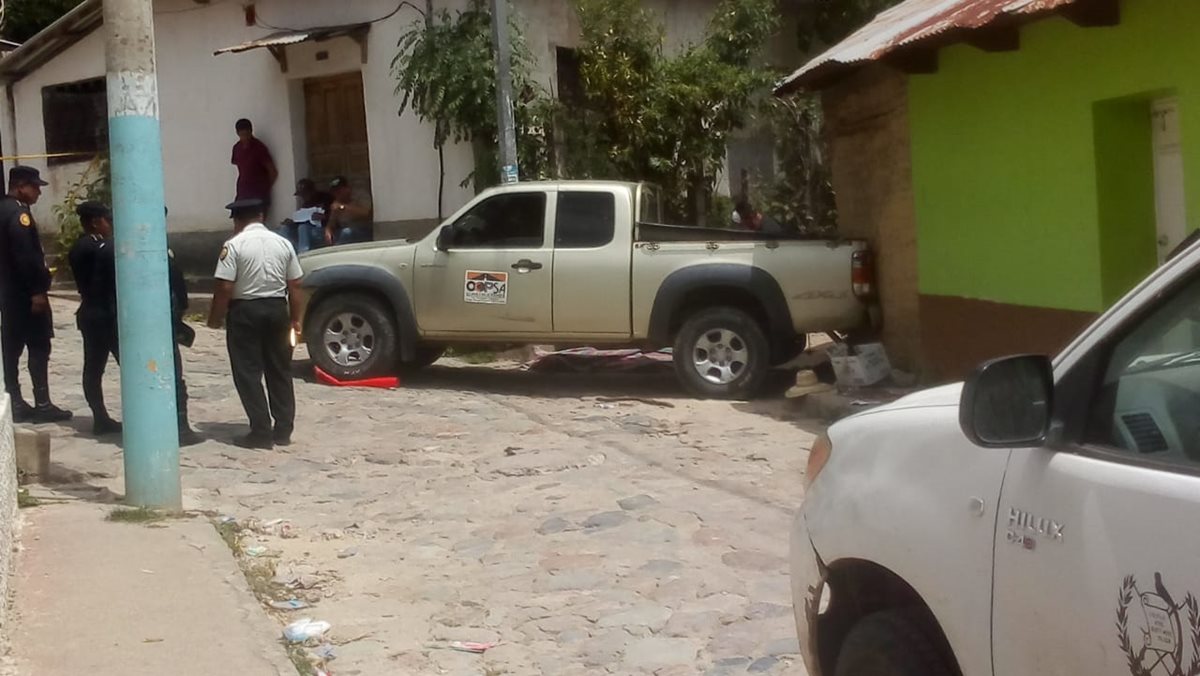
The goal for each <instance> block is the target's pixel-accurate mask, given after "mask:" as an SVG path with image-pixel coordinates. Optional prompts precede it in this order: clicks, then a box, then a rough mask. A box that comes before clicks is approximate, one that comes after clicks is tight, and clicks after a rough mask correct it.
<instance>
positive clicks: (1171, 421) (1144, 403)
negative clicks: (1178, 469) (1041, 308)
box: [1087, 277, 1200, 470]
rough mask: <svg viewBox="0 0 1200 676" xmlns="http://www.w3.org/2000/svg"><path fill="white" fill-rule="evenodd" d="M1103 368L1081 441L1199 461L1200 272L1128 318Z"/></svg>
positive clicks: (1199, 465)
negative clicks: (1136, 317)
mask: <svg viewBox="0 0 1200 676" xmlns="http://www.w3.org/2000/svg"><path fill="white" fill-rule="evenodd" d="M1102 368H1103V371H1102V373H1103V377H1102V379H1101V382H1100V384H1099V391H1098V392H1097V394H1096V397H1095V400H1094V401H1093V405H1092V407H1091V411H1090V415H1089V419H1088V428H1087V441H1088V442H1090V443H1093V444H1099V445H1101V446H1104V447H1108V448H1111V449H1116V450H1118V451H1121V452H1124V453H1128V454H1131V455H1134V456H1137V457H1139V458H1143V459H1147V460H1157V461H1164V462H1168V463H1174V464H1182V465H1185V466H1188V467H1190V468H1192V469H1193V470H1195V469H1200V415H1198V414H1197V411H1200V277H1197V278H1195V279H1192V280H1191V281H1190V282H1187V283H1185V284H1184V285H1183V286H1182V287H1177V288H1176V289H1175V290H1174V291H1173V292H1171V293H1170V295H1169V296H1168V297H1167V298H1166V299H1165V300H1164V301H1163V302H1161V303H1160V304H1158V306H1157V307H1156V308H1155V309H1154V310H1152V311H1151V312H1149V313H1148V314H1146V315H1144V316H1143V317H1142V318H1141V320H1140V321H1138V322H1137V323H1136V324H1134V325H1133V326H1132V328H1131V329H1130V330H1129V331H1128V332H1127V333H1126V334H1125V336H1124V337H1123V338H1121V339H1120V340H1119V341H1118V342H1117V343H1116V344H1115V347H1114V348H1113V349H1112V351H1111V352H1110V353H1109V356H1108V361H1107V363H1106V364H1105V365H1104V366H1103V367H1102Z"/></svg>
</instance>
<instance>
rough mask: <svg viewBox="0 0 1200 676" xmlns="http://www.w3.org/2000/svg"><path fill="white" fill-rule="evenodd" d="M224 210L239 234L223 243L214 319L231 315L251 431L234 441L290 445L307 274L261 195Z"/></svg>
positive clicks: (238, 383) (237, 376)
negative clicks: (296, 345) (272, 226)
mask: <svg viewBox="0 0 1200 676" xmlns="http://www.w3.org/2000/svg"><path fill="white" fill-rule="evenodd" d="M225 208H226V209H229V212H230V216H231V217H232V218H233V225H234V233H235V234H234V236H233V238H232V239H230V240H229V241H227V242H226V243H225V246H224V247H222V248H221V255H220V260H219V261H218V262H217V271H216V275H215V276H216V278H217V288H216V291H215V292H214V293H213V302H212V309H211V311H210V314H209V316H208V325H209V326H210V327H213V328H220V326H221V322H222V320H225V324H226V330H225V336H226V338H225V339H226V344H227V347H228V349H229V363H230V366H231V368H232V370H233V384H234V386H235V387H236V388H237V392H238V396H239V397H240V398H241V400H242V407H243V408H245V409H246V416H247V417H248V418H249V419H250V433H249V434H247V435H245V436H242V437H238V438H237V439H235V440H234V443H235V444H236V445H238V446H240V447H242V448H259V449H269V448H272V447H274V446H275V445H276V444H278V445H281V446H286V445H288V444H290V443H291V441H292V430H293V428H294V427H295V419H296V394H295V391H294V389H293V385H292V373H291V363H292V347H293V343H292V340H291V338H293V337H295V336H298V335H299V334H300V315H301V313H302V312H303V304H302V301H301V296H300V293H301V292H300V278H301V276H303V274H304V273H303V271H302V270H301V269H300V260H299V259H298V258H297V257H296V250H295V249H294V248H292V245H291V242H289V241H288V240H287V239H286V238H284V237H282V236H280V235H278V234H276V233H274V232H271V231H270V230H268V229H267V227H266V226H265V225H263V218H264V215H265V214H264V204H263V202H262V201H261V200H256V199H251V200H239V201H237V202H234V203H232V204H229V205H227V206H226V207H225ZM289 310H290V311H289ZM226 313H228V318H227V319H226ZM264 377H265V379H266V382H267V393H266V395H265V396H264V394H263V388H262V382H263V379H264ZM272 418H274V425H273V426H272V424H271V420H272Z"/></svg>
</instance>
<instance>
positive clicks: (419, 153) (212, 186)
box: [4, 0, 774, 232]
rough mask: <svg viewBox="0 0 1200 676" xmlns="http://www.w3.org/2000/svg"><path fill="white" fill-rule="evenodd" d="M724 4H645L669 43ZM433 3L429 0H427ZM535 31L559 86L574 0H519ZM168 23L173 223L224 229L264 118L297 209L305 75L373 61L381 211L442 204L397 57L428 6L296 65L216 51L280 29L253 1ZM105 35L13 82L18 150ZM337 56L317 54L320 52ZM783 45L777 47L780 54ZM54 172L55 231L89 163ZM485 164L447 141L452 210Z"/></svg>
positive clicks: (165, 12)
mask: <svg viewBox="0 0 1200 676" xmlns="http://www.w3.org/2000/svg"><path fill="white" fill-rule="evenodd" d="M716 1H717V0H646V3H647V5H648V6H649V7H651V8H652V9H654V10H655V11H657V12H658V13H659V14H660V16H662V17H663V18H664V20H665V21H667V25H668V26H669V27H670V30H669V32H668V36H667V43H668V48H669V49H676V48H679V47H680V46H682V45H684V44H686V43H687V42H689V41H694V40H697V39H699V38H700V37H701V36H702V35H703V32H704V29H705V27H706V24H707V21H708V18H709V15H710V13H711V10H712V8H713V7H714V6H715V4H716ZM414 4H417V5H423V3H420V2H417V3H414ZM436 4H437V5H438V6H439V7H440V6H447V7H450V8H460V7H463V6H465V4H466V3H465V0H438V2H437V3H436ZM514 5H515V8H516V11H517V12H518V13H519V19H518V20H519V21H520V22H521V24H522V25H523V26H524V30H525V38H526V41H527V43H528V45H529V47H530V49H531V50H532V51H533V53H534V55H535V57H536V58H537V60H538V63H539V67H538V69H537V73H536V74H537V76H538V79H539V80H541V81H542V82H543V83H544V84H545V85H546V86H547V87H548V88H550V89H551V90H552V89H553V86H552V85H553V82H554V76H555V63H556V61H555V48H556V47H558V46H575V45H577V44H578V25H577V24H578V22H577V19H576V18H575V16H574V12H573V10H572V9H571V3H569V2H566V1H565V0H516V1H515V2H514ZM395 7H396V0H354V1H353V2H338V1H335V0H259V1H258V2H257V11H258V20H259V23H261V24H269V25H273V26H279V27H285V28H305V27H313V26H329V25H339V24H349V23H357V22H363V21H371V20H374V19H377V18H379V17H382V16H385V15H387V14H388V13H389V12H391V11H392V10H393V9H395ZM155 13H156V15H155V22H156V25H155V30H156V39H157V45H158V68H159V94H160V108H161V117H162V132H163V158H164V163H165V171H166V175H165V181H166V195H167V202H168V206H170V208H171V223H170V226H171V229H172V230H173V231H176V232H197V231H218V230H222V229H224V228H225V227H227V226H226V221H225V213H224V211H223V210H222V209H221V207H222V205H224V204H225V203H226V202H227V201H229V200H230V199H232V197H233V193H234V185H235V180H236V169H235V168H234V167H233V166H231V165H230V163H229V155H230V149H231V147H232V145H233V143H234V141H235V140H236V139H235V134H234V131H233V124H234V121H235V120H237V119H238V118H240V117H247V118H249V119H251V120H253V121H254V124H255V130H256V133H257V135H258V136H259V137H260V138H261V139H262V140H263V141H264V142H265V143H266V144H267V145H268V146H269V147H270V148H271V151H272V153H273V155H274V157H275V162H276V164H277V166H278V167H279V172H280V176H279V182H278V183H277V185H276V188H275V192H274V201H275V204H276V205H281V208H280V209H277V212H276V215H281V214H282V210H283V208H284V207H283V206H282V205H291V204H292V203H293V198H292V186H293V185H294V184H295V180H296V178H297V177H299V176H302V175H303V174H304V172H305V171H306V169H307V167H306V163H307V160H306V154H305V139H304V112H303V100H304V97H303V88H302V85H301V82H302V80H303V79H304V78H308V77H316V76H322V75H332V74H338V73H344V72H351V71H356V70H361V71H362V73H363V84H364V95H365V97H366V101H365V103H366V109H367V128H368V136H369V141H370V155H371V174H372V183H373V185H372V192H373V197H374V204H375V214H376V220H379V221H409V220H420V219H430V218H433V217H434V216H435V215H436V213H437V204H436V194H437V181H438V176H437V154H436V152H435V150H434V149H433V147H432V140H433V139H432V130H431V128H430V127H429V126H428V125H425V124H422V123H420V122H419V121H418V120H417V119H416V117H415V116H414V115H412V114H411V113H408V114H405V115H403V116H401V115H398V114H397V112H398V104H399V101H398V99H397V98H396V96H395V93H394V90H395V82H394V80H393V78H392V74H391V61H392V58H393V56H394V55H395V50H396V42H397V40H398V39H399V37H400V35H401V34H402V33H403V32H404V31H405V30H406V29H407V28H408V27H409V26H410V25H412V23H413V22H414V21H417V20H418V19H419V15H418V14H417V13H416V12H414V11H412V10H411V9H408V8H405V9H402V10H401V11H400V12H399V13H397V14H396V15H395V16H393V17H391V18H390V19H388V20H386V21H382V22H379V23H376V24H375V25H374V26H373V27H372V29H371V33H370V36H369V41H368V58H367V63H366V64H363V63H362V59H361V52H360V49H359V46H358V45H357V44H356V43H355V42H354V41H352V40H350V39H349V38H338V39H335V40H331V41H327V42H323V43H306V44H300V45H294V46H292V47H289V48H288V66H289V70H288V72H287V73H282V72H281V71H280V68H279V65H278V63H277V62H276V61H275V59H274V58H273V57H272V56H271V55H270V54H269V53H268V52H267V51H266V50H262V49H258V50H253V51H249V52H244V53H241V54H225V55H221V56H214V55H213V51H215V50H216V49H219V48H222V47H227V46H231V45H235V44H239V43H242V42H244V41H247V40H251V39H254V38H259V37H263V36H265V35H267V34H269V33H271V32H273V31H272V30H271V29H268V28H262V27H258V26H251V27H248V26H246V25H245V20H244V14H243V10H242V7H241V4H240V3H235V2H219V3H212V4H206V5H201V4H197V3H195V2H194V1H193V0H157V1H156V2H155ZM103 41H104V31H103V29H102V28H101V29H100V30H97V31H95V32H93V33H92V34H91V35H88V36H87V37H85V38H83V39H82V40H81V41H79V42H78V43H76V44H75V45H73V46H72V47H71V48H69V49H68V50H66V51H65V52H63V53H62V54H60V55H58V56H57V57H56V58H54V59H53V60H51V61H50V62H49V63H47V64H45V65H43V66H42V67H41V68H40V69H38V70H37V71H36V72H34V73H33V74H31V75H30V76H28V77H26V78H25V79H23V80H21V81H20V82H18V83H16V84H15V85H14V89H13V96H14V104H15V117H16V135H15V139H13V140H12V142H10V141H9V139H5V144H4V145H5V149H6V152H16V153H19V154H39V153H44V152H45V132H44V129H43V121H42V102H41V92H42V88H43V87H46V86H50V85H55V84H61V83H66V82H73V81H77V80H82V79H87V78H91V77H99V76H102V75H103V74H104V68H105V65H104V45H103ZM318 51H324V52H327V53H328V58H327V59H325V60H322V61H318V60H317V52H318ZM773 51H774V50H773ZM27 163H28V164H32V165H34V166H37V167H39V168H41V169H43V170H44V171H45V173H46V176H47V180H48V181H50V183H51V185H50V186H49V187H48V188H47V189H46V191H45V195H44V197H43V200H42V202H41V203H40V204H39V205H38V206H37V207H36V209H35V215H36V216H37V217H38V220H39V222H40V223H41V224H42V227H43V228H44V229H46V230H50V229H52V228H53V227H54V222H53V219H52V217H51V212H50V207H51V206H52V205H53V204H55V203H57V202H58V201H60V200H61V198H62V195H63V194H64V192H65V190H66V188H67V187H68V186H69V184H70V183H71V182H72V181H74V180H75V179H76V177H77V176H78V174H79V172H80V171H81V170H82V168H83V167H84V166H85V165H84V164H69V165H59V166H56V167H54V168H53V169H49V170H48V167H47V164H46V162H45V161H42V160H31V161H28V162H27ZM472 167H473V162H472V158H471V152H470V149H469V148H468V147H466V146H460V147H455V148H450V149H448V152H447V179H446V197H445V201H444V205H443V206H444V211H445V212H446V213H449V212H451V211H453V210H454V209H455V208H457V207H458V206H460V205H461V204H463V203H464V202H465V201H467V200H468V199H469V198H470V196H471V191H470V190H469V189H463V188H460V187H459V183H460V182H461V180H462V179H463V178H464V177H465V176H466V175H468V174H469V173H470V171H471V170H472Z"/></svg>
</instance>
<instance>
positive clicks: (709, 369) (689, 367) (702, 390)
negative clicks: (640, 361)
mask: <svg viewBox="0 0 1200 676" xmlns="http://www.w3.org/2000/svg"><path fill="white" fill-rule="evenodd" d="M674 357H675V360H674V361H675V373H676V374H677V375H678V377H679V380H680V381H681V382H682V383H683V385H684V386H685V387H686V388H687V389H689V390H691V391H692V392H694V393H695V394H697V395H699V396H701V397H707V398H710V399H745V398H749V397H751V396H753V395H754V394H755V392H756V391H757V390H758V388H759V387H761V386H762V384H763V380H764V378H765V376H766V374H767V369H768V368H769V366H770V361H771V355H770V348H769V347H768V345H767V337H766V335H765V334H764V333H763V330H762V327H761V326H759V324H758V322H757V321H755V319H754V318H753V317H751V316H750V315H748V314H746V313H745V312H742V311H741V310H738V309H736V308H731V307H714V308H708V309H705V310H701V311H699V312H697V313H696V314H694V315H692V316H691V317H689V318H688V319H687V321H685V322H684V323H683V326H682V327H681V328H680V329H679V333H678V334H677V335H676V337H675V355H674Z"/></svg>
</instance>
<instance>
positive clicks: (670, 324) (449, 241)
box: [302, 181, 873, 398]
mask: <svg viewBox="0 0 1200 676" xmlns="http://www.w3.org/2000/svg"><path fill="white" fill-rule="evenodd" d="M662 220H663V219H662V209H661V202H660V200H659V198H658V192H657V190H656V189H655V188H654V187H653V186H649V185H644V184H637V183H616V182H603V181H569V182H561V183H518V184H515V185H511V186H504V187H499V188H492V189H490V190H487V191H485V192H484V193H482V194H481V195H479V196H478V197H477V198H475V200H473V201H472V202H471V203H470V204H467V205H466V206H465V207H463V208H462V209H461V210H460V211H459V212H458V213H456V214H454V215H453V216H451V217H450V219H449V220H448V221H446V223H444V224H442V225H441V226H439V227H438V228H437V229H436V230H434V231H433V232H432V233H430V234H429V236H428V237H426V238H425V239H423V240H421V241H419V242H405V241H394V242H375V243H372V244H361V245H355V246H346V247H332V248H329V249H322V250H320V251H317V252H313V253H309V254H305V255H304V256H303V258H302V263H303V266H304V271H305V275H304V282H303V284H304V286H305V287H306V288H307V290H308V291H309V298H310V300H309V305H308V311H307V313H306V319H305V325H304V329H305V330H304V334H305V337H306V338H307V342H308V350H309V354H310V355H311V356H312V358H313V360H314V361H316V363H317V365H318V366H320V367H321V368H322V369H323V370H325V371H327V372H329V373H331V374H332V375H334V376H335V377H338V378H343V379H352V378H358V377H364V376H370V375H378V374H381V373H386V372H389V371H394V370H396V369H399V368H403V367H408V368H416V367H420V366H423V365H427V364H429V363H431V362H432V361H434V360H436V359H437V358H438V356H439V355H441V353H442V350H443V348H445V347H447V346H455V345H463V344H472V343H473V344H477V345H478V344H484V345H486V344H521V343H526V344H528V343H551V344H554V345H559V346H563V345H597V346H600V345H603V346H621V347H625V346H635V347H643V348H649V349H657V348H661V347H666V346H673V347H674V349H675V367H676V372H677V373H678V376H679V378H680V380H681V381H682V382H683V384H684V385H686V386H687V387H688V388H689V389H691V390H692V391H693V392H695V393H697V394H699V395H701V396H707V397H728V398H737V397H745V396H749V395H752V394H753V393H754V391H755V390H756V389H757V388H758V386H759V385H760V384H762V382H763V380H764V375H765V374H766V373H767V370H768V368H770V366H771V365H773V364H778V363H781V362H785V361H787V360H789V359H791V358H792V357H793V356H795V355H796V354H797V352H798V351H800V350H802V349H803V348H804V341H805V338H806V335H807V334H808V333H815V332H824V331H848V330H852V329H856V328H860V327H862V326H864V325H866V324H867V323H869V318H870V312H869V309H870V307H871V300H872V291H873V289H872V284H871V276H870V274H871V270H870V267H871V266H870V252H869V251H868V250H867V246H866V243H865V242H853V241H845V240H811V239H807V240H806V239H800V238H798V237H786V236H771V235H760V234H758V233H754V232H747V231H736V230H731V229H704V228H694V227H685V226H672V225H662V224H661V223H662Z"/></svg>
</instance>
